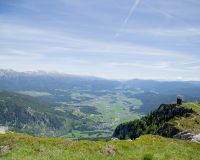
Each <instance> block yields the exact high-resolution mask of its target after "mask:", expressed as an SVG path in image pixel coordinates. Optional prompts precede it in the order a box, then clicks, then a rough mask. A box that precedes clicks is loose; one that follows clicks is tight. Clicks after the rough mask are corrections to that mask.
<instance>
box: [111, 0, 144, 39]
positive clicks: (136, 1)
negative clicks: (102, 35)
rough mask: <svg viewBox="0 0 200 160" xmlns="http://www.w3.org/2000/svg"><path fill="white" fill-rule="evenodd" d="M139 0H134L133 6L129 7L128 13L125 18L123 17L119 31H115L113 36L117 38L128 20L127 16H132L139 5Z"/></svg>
mask: <svg viewBox="0 0 200 160" xmlns="http://www.w3.org/2000/svg"><path fill="white" fill-rule="evenodd" d="M140 1H141V0H135V1H134V3H133V6H132V7H131V9H130V11H129V13H128V15H127V16H126V18H125V19H124V23H123V24H122V26H121V27H120V29H119V31H118V32H117V33H115V35H114V38H117V37H119V36H120V32H121V30H122V29H123V28H124V25H125V24H126V23H127V22H128V20H129V18H130V17H131V16H132V14H133V12H134V11H135V10H136V8H137V6H138V5H139V3H140Z"/></svg>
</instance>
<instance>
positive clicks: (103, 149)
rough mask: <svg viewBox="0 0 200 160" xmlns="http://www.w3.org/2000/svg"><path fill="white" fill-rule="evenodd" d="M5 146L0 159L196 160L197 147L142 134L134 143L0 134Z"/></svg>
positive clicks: (199, 157) (0, 142) (197, 154)
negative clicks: (6, 147)
mask: <svg viewBox="0 0 200 160" xmlns="http://www.w3.org/2000/svg"><path fill="white" fill-rule="evenodd" d="M5 145H7V146H9V150H8V151H7V152H4V153H1V152H0V157H2V158H3V160H10V159H15V160H32V159H34V160H46V159H49V160H51V159H52V160H83V159H84V160H101V159H104V160H112V159H113V160H114V159H115V160H123V159H126V160H128V159H133V160H134V159H136V160H138V159H139V160H140V159H145V157H146V159H148V158H149V159H155V160H162V159H169V160H170V159H176V160H189V159H191V160H199V159H200V144H195V143H190V142H188V141H182V140H175V139H167V138H162V137H159V136H151V135H146V136H142V137H140V138H139V139H137V140H135V141H109V142H91V141H67V140H64V139H47V138H33V137H30V136H26V135H20V134H5V135H0V146H5Z"/></svg>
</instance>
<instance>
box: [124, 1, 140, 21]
mask: <svg viewBox="0 0 200 160" xmlns="http://www.w3.org/2000/svg"><path fill="white" fill-rule="evenodd" d="M140 1H141V0H136V1H135V2H134V4H133V6H132V7H131V9H130V11H129V13H128V15H127V17H126V18H125V20H124V24H126V23H127V22H128V20H129V18H130V17H131V15H132V14H133V12H134V11H135V9H136V8H137V6H138V5H139V3H140Z"/></svg>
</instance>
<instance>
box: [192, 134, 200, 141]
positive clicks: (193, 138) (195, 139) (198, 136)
mask: <svg viewBox="0 0 200 160" xmlns="http://www.w3.org/2000/svg"><path fill="white" fill-rule="evenodd" d="M191 142H194V143H200V134H197V135H195V136H193V137H192V140H191Z"/></svg>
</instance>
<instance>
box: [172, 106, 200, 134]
mask: <svg viewBox="0 0 200 160" xmlns="http://www.w3.org/2000/svg"><path fill="white" fill-rule="evenodd" d="M183 106H184V107H186V108H192V109H193V110H194V111H195V113H193V114H189V115H186V116H184V117H177V118H175V119H173V120H172V121H173V122H174V123H175V124H176V126H177V127H178V128H179V129H181V130H190V131H192V132H194V133H197V134H199V133H200V104H199V103H184V104H183Z"/></svg>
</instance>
